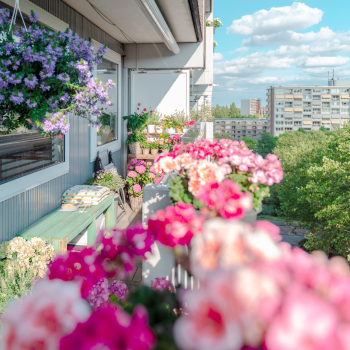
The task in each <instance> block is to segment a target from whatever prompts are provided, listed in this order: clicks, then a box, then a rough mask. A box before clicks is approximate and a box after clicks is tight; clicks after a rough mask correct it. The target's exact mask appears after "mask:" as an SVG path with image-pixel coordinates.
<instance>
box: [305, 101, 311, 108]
mask: <svg viewBox="0 0 350 350" xmlns="http://www.w3.org/2000/svg"><path fill="white" fill-rule="evenodd" d="M303 106H304V107H311V102H304V103H303Z"/></svg>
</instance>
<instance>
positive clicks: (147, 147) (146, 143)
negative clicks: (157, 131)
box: [140, 140, 152, 156]
mask: <svg viewBox="0 0 350 350" xmlns="http://www.w3.org/2000/svg"><path fill="white" fill-rule="evenodd" d="M151 142H152V141H150V140H143V141H142V142H141V143H140V144H141V148H142V154H143V155H144V156H146V155H148V154H149V150H150V143H151Z"/></svg>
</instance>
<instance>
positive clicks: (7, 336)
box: [0, 279, 91, 350]
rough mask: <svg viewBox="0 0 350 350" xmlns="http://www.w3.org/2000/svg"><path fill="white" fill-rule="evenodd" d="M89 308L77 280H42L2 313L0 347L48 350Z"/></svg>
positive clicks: (84, 316)
mask: <svg viewBox="0 0 350 350" xmlns="http://www.w3.org/2000/svg"><path fill="white" fill-rule="evenodd" d="M90 314H91V310H90V308H89V306H88V304H87V303H86V301H85V300H83V299H81V296H80V286H79V284H78V283H73V282H63V281H60V280H55V281H50V280H48V279H44V280H41V281H39V282H37V283H36V284H35V287H34V290H33V292H32V293H31V294H29V295H28V296H26V297H23V298H22V299H20V300H18V301H17V302H15V303H12V304H10V305H9V307H8V308H7V309H6V311H5V312H4V314H2V315H1V323H2V339H1V340H0V343H1V344H0V345H1V349H3V350H12V349H13V350H14V349H48V350H55V349H57V348H58V347H59V342H60V339H61V338H62V337H64V336H66V335H67V334H69V333H71V332H73V331H74V329H75V327H76V326H77V324H79V323H81V322H85V321H86V320H87V319H88V318H89V316H90Z"/></svg>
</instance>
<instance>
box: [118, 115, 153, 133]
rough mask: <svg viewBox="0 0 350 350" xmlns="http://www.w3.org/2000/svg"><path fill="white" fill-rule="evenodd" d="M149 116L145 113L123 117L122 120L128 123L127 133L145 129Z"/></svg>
mask: <svg viewBox="0 0 350 350" xmlns="http://www.w3.org/2000/svg"><path fill="white" fill-rule="evenodd" d="M149 116H150V114H149V113H148V112H147V113H141V114H139V113H136V112H135V113H134V114H131V115H128V116H125V117H123V119H124V120H127V121H128V125H127V128H128V131H132V132H136V131H142V130H143V129H144V128H145V127H146V125H147V124H146V123H147V120H148V118H149Z"/></svg>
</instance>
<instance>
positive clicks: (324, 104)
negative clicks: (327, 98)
mask: <svg viewBox="0 0 350 350" xmlns="http://www.w3.org/2000/svg"><path fill="white" fill-rule="evenodd" d="M322 107H330V103H329V102H322Z"/></svg>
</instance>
